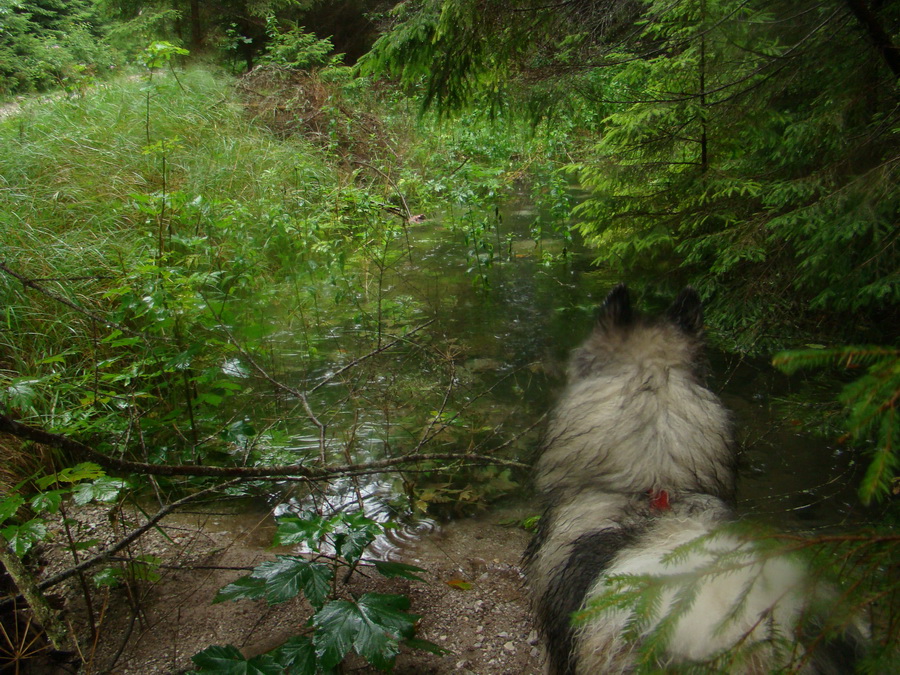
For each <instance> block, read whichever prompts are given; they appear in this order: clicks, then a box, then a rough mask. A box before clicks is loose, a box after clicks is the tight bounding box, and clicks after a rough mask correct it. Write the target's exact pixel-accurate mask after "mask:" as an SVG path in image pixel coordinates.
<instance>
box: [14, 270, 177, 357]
mask: <svg viewBox="0 0 900 675" xmlns="http://www.w3.org/2000/svg"><path fill="white" fill-rule="evenodd" d="M0 271H2V272H6V273H7V274H8V275H9V276H11V277H13V278H15V279H18V280H19V281H20V282H21V283H22V285H23V286H25V287H26V288H31V289H33V290H35V291H37V292H38V293H40V294H41V295H45V296H47V297H48V298H50V299H51V300H55V301H56V302H59V303H61V304H63V305H65V306H66V307H69V308H71V309H74V310H75V311H76V312H78V313H79V314H84V315H85V316H86V317H88V318H89V319H92V320H93V321H96V322H97V323H99V324H102V325H104V326H109V327H110V328H115V329H116V330H120V331H122V332H123V333H125V334H126V335H131V336H134V337H140V338H143V339H144V340H149V339H151V338H150V336H148V335H145V334H143V333H139V332H137V331H133V330H131V329H130V328H127V327H126V326H123V325H122V324H119V323H116V322H115V321H110V320H109V319H104V318H103V317H102V316H100V315H99V314H94V313H93V312H91V311H89V310H86V309H84V308H83V307H79V306H78V305H76V304H75V303H74V302H72V301H71V300H67V299H66V298H64V297H62V296H61V295H57V294H56V293H54V292H53V291H49V290H47V289H46V288H44V287H43V286H41V285H40V284H38V283H36V282H35V280H34V279H29V278H28V277H25V276H22V275H21V274H19V273H18V272H14V271H13V270H11V269H10V268H9V267H7V266H6V264H5V263H2V262H0ZM153 339H156V340H165V339H166V338H160V337H156V338H153Z"/></svg>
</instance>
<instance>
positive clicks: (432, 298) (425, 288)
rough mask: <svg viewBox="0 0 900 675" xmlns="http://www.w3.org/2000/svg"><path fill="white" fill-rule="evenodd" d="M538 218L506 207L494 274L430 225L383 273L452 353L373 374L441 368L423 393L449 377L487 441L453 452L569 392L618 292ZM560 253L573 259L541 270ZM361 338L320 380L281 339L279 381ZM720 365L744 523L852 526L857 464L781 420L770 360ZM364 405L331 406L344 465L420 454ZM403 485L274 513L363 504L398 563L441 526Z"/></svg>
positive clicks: (378, 549)
mask: <svg viewBox="0 0 900 675" xmlns="http://www.w3.org/2000/svg"><path fill="white" fill-rule="evenodd" d="M536 215H537V214H536V212H535V211H534V209H533V208H531V207H530V206H529V205H528V203H527V201H524V200H520V201H516V200H512V201H511V202H510V203H509V204H507V205H506V206H505V207H504V208H502V209H501V210H500V218H498V219H497V221H496V223H497V225H496V227H497V231H496V232H492V233H491V236H492V237H493V241H494V242H495V245H494V249H493V253H492V259H491V260H490V265H487V262H488V261H487V260H486V259H483V258H479V259H478V260H475V258H474V256H475V255H478V252H477V251H474V252H473V251H472V246H471V237H467V236H466V233H465V232H461V231H460V230H458V229H454V228H452V227H449V226H448V223H446V222H442V221H440V220H431V221H428V222H426V223H424V224H422V225H417V226H415V227H412V228H410V230H409V245H410V250H409V254H408V255H404V256H402V257H398V258H397V259H396V260H395V262H394V263H393V264H392V265H391V266H389V267H387V268H386V269H385V270H383V278H382V279H381V280H380V284H381V288H382V289H390V291H389V293H388V294H386V298H400V299H402V298H413V299H414V301H415V302H416V303H419V304H421V305H422V306H424V307H427V309H428V313H429V315H430V316H432V317H434V318H435V319H436V321H435V323H434V324H433V325H432V326H430V327H429V333H430V334H432V335H435V336H441V339H442V340H443V341H444V342H443V347H442V348H443V349H445V350H447V351H448V354H447V355H446V363H445V364H443V365H440V364H438V365H435V364H433V363H427V362H423V361H421V360H414V359H410V358H409V357H408V355H406V354H403V355H399V356H396V357H394V356H391V355H389V354H388V355H386V356H385V358H384V359H383V360H382V362H381V363H382V365H381V366H380V367H381V368H382V369H383V370H382V371H381V372H379V373H375V374H371V378H372V380H371V381H373V382H374V381H377V380H382V381H389V380H391V378H397V379H399V378H402V377H407V378H414V377H415V375H416V374H417V373H418V372H420V371H421V370H423V369H428V368H433V369H434V370H433V371H429V372H426V373H425V374H424V375H423V377H422V380H423V382H424V381H425V380H428V379H429V378H430V379H431V380H440V377H439V375H440V373H439V370H440V368H441V367H447V368H449V369H451V370H452V375H450V376H447V381H446V382H447V383H446V386H447V387H448V389H453V392H454V395H456V396H459V400H460V401H462V402H465V401H468V402H469V405H471V406H472V407H471V408H470V410H471V409H473V408H474V409H476V410H477V419H478V421H479V424H481V427H480V428H481V429H482V433H481V437H480V440H479V437H478V434H477V433H473V430H472V428H471V427H469V428H466V429H465V430H463V431H462V432H460V434H459V435H458V436H454V434H453V428H452V424H448V425H447V430H446V431H442V432H441V433H443V434H444V435H443V436H441V437H440V438H442V439H443V440H442V441H441V442H442V443H444V445H446V446H447V447H458V445H459V444H460V443H464V442H468V443H478V442H484V440H485V438H486V437H490V438H500V437H501V435H502V434H504V433H506V434H510V433H514V432H515V431H516V430H517V429H519V430H521V429H524V428H527V427H528V426H529V425H531V424H532V423H533V422H535V420H537V419H538V418H539V417H540V416H541V415H542V414H544V413H545V412H546V411H547V410H549V409H550V408H551V407H552V405H553V401H554V400H555V398H556V396H557V394H558V392H559V389H560V388H561V386H562V384H563V374H564V368H565V362H566V359H567V356H568V353H569V351H570V350H571V349H572V348H573V347H574V346H576V345H577V344H578V343H579V342H581V341H582V340H583V339H584V337H585V336H586V335H587V334H588V332H589V331H590V329H591V323H592V316H593V311H594V307H595V305H596V303H597V302H598V301H599V300H600V299H602V298H603V297H604V296H605V294H606V292H607V291H608V289H609V288H610V287H611V286H612V285H613V284H614V283H616V282H618V281H621V280H623V279H621V278H620V277H619V275H617V274H613V273H611V272H610V271H609V270H605V269H602V268H597V267H594V266H592V265H591V263H590V256H589V255H588V254H587V253H585V252H584V251H583V250H582V249H581V248H580V247H579V245H578V242H577V241H576V242H571V241H565V242H564V241H562V240H552V239H549V240H548V239H544V240H543V241H542V242H540V243H535V242H534V241H533V240H532V239H531V238H530V235H529V233H530V231H531V229H532V225H533V221H534V219H535V217H536ZM564 249H565V250H566V253H567V255H566V257H565V258H563V259H562V260H561V261H560V260H557V261H556V262H553V263H548V262H547V260H548V259H549V258H552V257H553V256H557V258H558V257H559V254H560V253H562V251H563V250H564ZM624 280H625V281H627V282H629V283H633V284H635V285H636V286H637V287H639V288H640V287H651V286H653V283H654V282H653V280H652V279H650V280H648V279H647V278H646V276H645V277H644V278H639V277H637V275H636V278H633V279H624ZM358 328H359V326H356V327H355V328H354V329H351V330H347V329H345V330H338V329H334V330H332V331H331V332H330V333H329V335H328V336H326V337H325V338H324V339H323V340H322V342H323V347H322V349H321V352H322V353H323V354H328V356H329V359H330V360H329V361H328V362H323V363H321V364H320V367H319V369H318V370H316V371H314V372H300V370H296V371H294V370H292V366H291V363H290V362H291V354H298V355H299V354H301V353H303V347H302V346H299V345H297V346H295V347H293V348H292V347H291V345H290V336H285V343H286V344H285V345H284V350H283V351H282V357H281V358H282V360H283V362H284V369H283V374H284V376H286V377H287V378H290V377H292V376H293V377H295V378H296V384H297V386H299V387H301V388H302V386H303V382H310V381H313V382H314V381H317V379H320V378H327V377H330V376H332V375H333V374H334V373H335V372H336V371H337V370H338V369H339V368H340V367H341V366H343V365H346V364H347V363H351V362H352V361H353V359H354V358H358V356H359V354H358V353H355V352H353V351H352V349H350V348H347V347H345V344H346V340H347V336H348V334H350V333H352V331H353V330H355V329H358ZM329 343H330V344H329ZM449 352H453V353H452V354H451V353H449ZM712 360H713V362H714V363H713V366H714V368H713V370H714V372H715V383H714V388H716V389H717V391H718V392H719V393H720V395H721V396H722V397H723V399H724V400H725V403H726V405H727V406H728V407H729V408H730V409H731V410H733V411H734V413H735V416H736V419H737V422H738V430H739V431H738V433H739V438H740V446H741V449H742V453H741V471H742V478H741V481H740V487H739V490H740V505H739V510H740V512H741V513H753V514H754V515H756V516H759V517H762V518H763V519H769V520H771V521H772V522H777V523H778V524H779V525H781V526H791V525H796V526H800V527H805V528H812V527H820V526H827V525H831V524H835V523H838V522H841V521H842V520H844V519H846V518H848V517H856V513H855V505H856V499H855V494H854V491H853V488H852V487H851V486H848V482H847V479H848V478H850V477H852V474H853V468H854V467H853V466H852V458H850V457H847V456H846V455H843V454H842V453H840V451H839V450H837V449H836V448H833V447H829V446H828V445H827V443H826V442H825V441H823V440H821V439H819V438H813V437H810V436H807V435H804V434H801V433H799V432H798V431H797V430H796V428H793V427H791V426H790V425H789V424H786V423H782V422H779V421H778V415H777V411H776V410H775V407H776V406H775V405H774V402H775V401H776V400H777V397H778V396H781V395H783V394H784V393H785V392H786V391H788V390H789V388H790V386H791V384H790V382H789V381H788V380H787V379H786V378H784V377H783V376H781V375H778V374H777V373H775V372H774V371H773V370H772V369H771V368H770V367H769V366H768V365H767V363H766V362H765V361H745V360H738V359H734V358H732V357H728V356H726V355H724V354H713V355H712ZM297 361H298V362H300V361H302V359H300V358H298V359H297ZM353 386H355V383H354V382H353V381H349V383H348V381H347V380H339V379H335V380H334V381H332V382H330V383H329V387H325V388H323V394H322V395H323V396H325V397H326V399H323V400H329V399H327V397H328V396H331V397H332V398H331V399H330V400H331V401H340V400H343V399H342V397H347V396H348V393H347V391H348V389H349V390H351V392H352V387H353ZM423 386H425V385H423ZM327 390H331V392H332V393H330V394H329V393H328V391H327ZM422 397H423V399H424V398H425V397H431V398H433V399H434V400H435V401H437V402H439V401H440V400H441V392H440V391H430V390H429V391H425V390H423V391H422ZM361 398H362V399H365V396H362V397H361ZM473 401H475V403H473ZM368 403H369V405H368V407H366V406H360V405H354V406H348V407H344V408H341V407H337V408H336V409H335V412H332V413H330V414H329V418H328V420H327V422H328V426H329V429H330V430H337V431H333V432H330V435H329V437H328V439H327V442H328V448H327V449H328V451H329V453H331V454H333V455H340V452H343V451H344V450H345V449H346V448H348V447H350V446H352V449H353V458H354V461H357V462H362V461H366V460H371V459H378V458H381V457H384V456H387V455H390V454H391V453H392V452H393V451H395V450H396V446H397V445H398V444H404V443H405V447H407V448H409V447H411V446H414V445H415V444H416V443H417V442H420V441H421V437H422V434H425V433H428V432H429V429H425V430H423V429H422V427H421V425H420V424H419V425H418V426H417V425H415V424H413V425H411V426H406V425H407V422H406V421H405V420H404V419H402V417H403V412H404V411H403V410H398V409H394V408H391V405H393V403H390V402H384V401H378V400H372V401H369V402H368ZM389 403H390V404H389ZM292 404H293V405H295V406H296V405H297V402H296V401H293V402H292ZM435 405H437V404H435ZM461 405H462V403H461ZM295 410H296V407H295ZM451 422H452V420H451ZM442 423H443V422H442ZM492 434H494V435H493V436H492ZM473 439H475V440H473ZM535 443H536V435H535V437H534V438H532V440H531V441H530V445H522V446H517V452H519V456H520V458H522V459H528V455H529V453H531V452H533V450H534V446H535ZM318 445H319V439H318V436H316V435H314V434H311V433H299V434H296V435H294V436H293V437H292V442H291V444H290V448H291V449H293V450H294V451H296V452H297V453H298V454H299V455H300V456H310V455H316V454H317V453H318ZM522 483H523V485H524V483H525V480H523V481H522ZM399 484H400V481H399V480H398V479H396V478H393V477H389V478H384V477H379V476H358V477H355V478H344V479H339V480H334V481H331V482H330V483H328V485H327V486H324V491H323V492H310V493H308V494H303V495H299V496H297V495H294V496H291V497H289V498H286V499H284V500H283V501H282V502H281V503H279V504H278V506H277V508H276V513H279V514H283V513H288V512H292V513H296V514H299V513H303V512H305V511H309V510H311V509H322V508H327V509H330V510H335V511H341V510H348V509H352V510H355V509H357V508H360V507H361V508H362V509H363V510H364V511H365V513H366V515H368V516H369V517H371V518H373V519H375V520H378V521H380V522H386V521H393V522H402V523H405V524H404V525H403V526H402V527H401V528H399V529H396V530H391V531H390V532H389V534H388V535H387V536H385V537H382V538H381V539H379V541H378V542H377V543H376V545H375V555H377V556H379V557H383V558H390V557H392V556H395V555H396V554H397V553H398V551H399V549H401V548H403V546H404V545H405V544H406V543H408V542H409V541H411V540H414V539H416V538H417V537H420V536H422V535H423V534H424V533H428V532H432V531H434V529H435V528H436V527H438V525H437V523H436V521H435V520H433V519H430V518H421V517H420V518H413V517H412V516H411V511H412V509H411V508H410V505H409V503H408V502H406V501H405V498H404V495H403V490H402V489H401V487H400V485H399ZM318 488H323V486H318ZM318 488H317V489H318ZM526 493H527V489H526V488H525V487H522V488H521V490H519V496H520V497H521V496H524V495H526Z"/></svg>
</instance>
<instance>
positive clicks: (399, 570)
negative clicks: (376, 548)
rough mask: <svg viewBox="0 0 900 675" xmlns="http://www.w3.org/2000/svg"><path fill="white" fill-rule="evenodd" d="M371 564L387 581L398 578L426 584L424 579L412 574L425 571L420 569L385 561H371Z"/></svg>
mask: <svg viewBox="0 0 900 675" xmlns="http://www.w3.org/2000/svg"><path fill="white" fill-rule="evenodd" d="M371 562H372V564H373V565H375V569H377V570H378V572H379V573H380V574H381V576H383V577H388V578H389V579H391V578H394V577H400V578H402V579H412V580H414V581H422V582H425V583H427V582H426V581H425V579H423V578H422V577H420V576H417V575H416V574H414V572H424V571H425V570H424V569H422V568H421V567H416V566H415V565H407V564H406V563H400V562H390V561H387V560H372V561H371Z"/></svg>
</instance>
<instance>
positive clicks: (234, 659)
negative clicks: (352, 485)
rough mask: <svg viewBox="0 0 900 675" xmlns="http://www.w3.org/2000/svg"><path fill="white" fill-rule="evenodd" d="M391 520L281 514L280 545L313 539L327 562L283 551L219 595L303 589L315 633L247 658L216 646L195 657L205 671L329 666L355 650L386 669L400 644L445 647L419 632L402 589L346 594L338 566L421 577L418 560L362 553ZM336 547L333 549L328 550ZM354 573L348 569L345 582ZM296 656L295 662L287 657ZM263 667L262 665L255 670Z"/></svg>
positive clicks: (288, 595)
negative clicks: (339, 580) (368, 556)
mask: <svg viewBox="0 0 900 675" xmlns="http://www.w3.org/2000/svg"><path fill="white" fill-rule="evenodd" d="M385 527H386V526H385V525H383V524H380V523H378V522H376V521H374V520H372V519H370V518H367V517H366V516H364V515H363V514H362V513H361V512H349V513H344V512H342V513H337V514H335V515H332V516H327V517H326V516H319V515H315V514H312V515H308V516H304V517H297V516H283V517H281V518H279V519H278V527H277V530H276V535H275V544H276V545H281V546H285V545H297V544H304V545H306V546H308V547H309V548H310V549H311V550H312V551H313V553H314V554H316V555H317V557H319V558H320V559H325V560H327V562H324V563H323V562H316V561H314V560H313V561H310V560H307V559H306V558H303V557H300V556H295V555H291V556H287V555H279V556H276V558H275V560H273V561H267V562H264V563H262V564H261V565H258V566H257V567H256V568H255V569H254V570H253V571H252V572H251V573H250V574H249V575H247V576H244V577H241V578H239V579H237V580H236V581H235V582H233V583H231V584H229V585H227V586H225V587H224V588H222V589H221V590H220V591H219V593H218V594H217V595H216V598H215V602H223V601H225V600H241V599H250V600H256V599H262V598H265V599H266V601H267V602H268V603H269V604H275V603H279V602H285V601H287V600H290V599H292V598H294V597H295V596H297V595H298V594H299V593H301V592H302V593H303V595H304V596H305V597H306V599H307V601H308V602H309V604H310V605H311V606H312V608H313V609H314V610H315V613H314V614H313V615H312V618H311V619H310V626H311V629H312V635H311V637H310V636H307V635H300V636H296V637H294V638H291V640H289V641H288V642H287V643H285V644H284V645H282V646H280V647H278V648H277V649H276V650H274V651H272V652H269V653H268V654H265V655H262V656H259V657H255V658H254V659H250V660H249V661H248V660H245V659H244V657H243V656H242V655H241V654H240V652H238V651H237V650H236V649H235V648H234V647H231V646H227V647H211V648H209V649H206V650H204V651H203V652H201V653H199V654H197V655H195V656H194V657H193V660H194V663H195V664H197V665H198V666H200V668H201V669H200V670H199V671H197V672H198V673H223V672H228V673H230V672H281V671H280V670H271V671H270V670H267V669H268V668H275V667H276V666H278V664H281V665H280V666H278V667H290V668H293V670H290V672H298V673H311V674H314V673H317V672H330V671H331V670H332V669H333V668H335V667H337V666H338V665H339V664H340V663H341V662H342V661H343V660H344V658H345V657H346V656H347V654H349V653H350V652H351V651H353V652H355V653H356V654H358V655H359V656H361V657H363V658H364V659H366V660H367V661H368V662H369V663H371V664H372V665H374V666H375V667H376V668H378V669H380V670H391V669H392V667H393V664H394V660H395V658H396V656H397V654H398V653H399V648H400V645H401V644H407V645H409V646H412V647H415V648H418V649H425V650H428V651H431V652H434V653H442V651H443V650H441V649H440V648H439V647H438V646H437V645H433V644H431V643H429V642H426V641H424V640H418V639H415V637H414V636H415V624H416V621H417V620H418V618H419V617H418V616H416V615H414V614H408V613H407V612H406V610H407V609H408V608H409V600H408V599H407V598H406V597H405V596H401V595H385V594H381V593H365V594H363V595H362V596H360V597H358V598H357V597H350V598H342V597H341V595H342V594H341V593H340V592H339V587H338V584H337V574H338V570H340V569H342V568H347V570H348V571H349V573H352V572H353V571H354V570H356V569H357V568H358V565H359V564H360V563H364V564H365V565H366V566H370V565H371V566H372V567H374V568H375V570H376V571H378V572H379V573H380V574H382V575H384V576H386V577H403V578H406V579H416V580H420V579H419V577H418V576H417V574H416V573H418V572H422V571H423V570H421V569H420V568H418V567H414V566H412V565H405V564H402V563H391V562H384V561H367V560H365V559H364V558H363V557H362V555H363V553H364V551H365V549H366V547H368V545H369V544H371V543H372V542H373V541H374V540H375V537H376V536H378V535H379V534H382V533H383V532H384V530H385ZM329 551H330V552H331V553H328V552H329ZM348 579H349V574H348V575H346V576H345V577H344V581H343V583H344V584H346V583H347V581H348ZM288 657H289V658H290V663H291V665H290V666H289V664H288V663H287V662H286V659H288ZM254 669H258V670H254Z"/></svg>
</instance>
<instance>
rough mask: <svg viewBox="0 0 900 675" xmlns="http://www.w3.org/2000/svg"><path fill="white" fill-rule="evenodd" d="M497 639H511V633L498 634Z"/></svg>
mask: <svg viewBox="0 0 900 675" xmlns="http://www.w3.org/2000/svg"><path fill="white" fill-rule="evenodd" d="M497 637H498V638H508V637H509V633H497Z"/></svg>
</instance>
